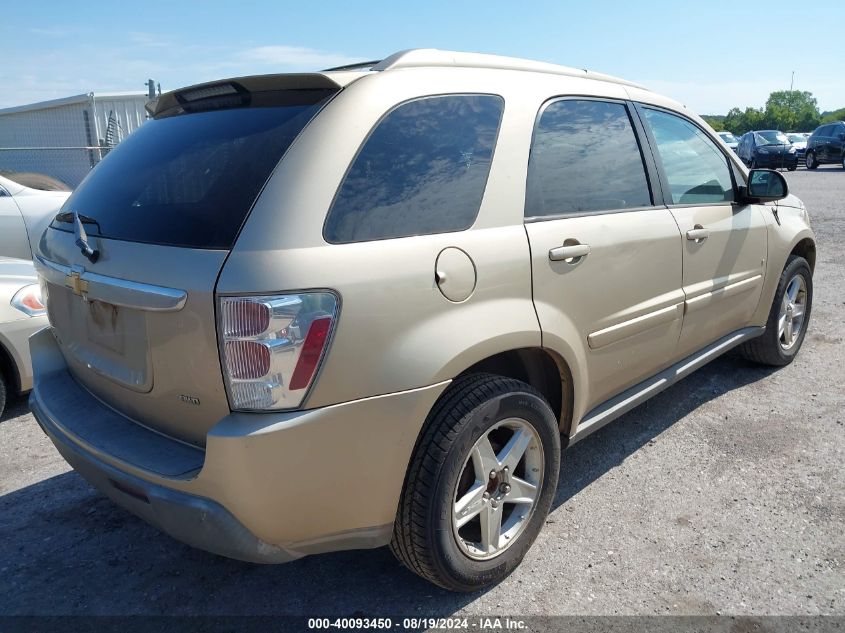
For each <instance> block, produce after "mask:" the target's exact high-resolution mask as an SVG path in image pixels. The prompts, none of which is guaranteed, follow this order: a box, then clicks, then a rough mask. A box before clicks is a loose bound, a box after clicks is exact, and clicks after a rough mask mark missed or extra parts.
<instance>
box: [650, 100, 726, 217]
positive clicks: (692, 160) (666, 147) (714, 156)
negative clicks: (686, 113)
mask: <svg viewBox="0 0 845 633" xmlns="http://www.w3.org/2000/svg"><path fill="white" fill-rule="evenodd" d="M644 112H645V117H646V120H647V121H648V124H649V125H650V127H651V131H652V133H653V134H654V138H655V140H656V141H657V150H658V154H659V155H660V159H661V160H662V162H663V170H664V172H665V174H666V179H667V180H668V181H669V182H668V185H669V190H670V191H671V194H672V202H674V203H675V204H704V203H708V202H730V201H732V200H733V199H734V192H733V181H732V180H731V173H730V169H729V167H728V159H727V157H726V156H725V155H724V154H723V153H722V152H721V150H720V149H719V147H718V146H717V145H716V144H715V143H714V142H713V141H712V140H711V139H710V138H709V137H708V136H707V135H706V134H705V133H704V132H702V131H701V130H700V129H699V128H698V127H696V126H695V125H693V124H692V123H691V122H690V121H687V120H686V119H683V118H681V117H679V116H675V115H673V114H669V113H668V112H662V111H660V110H651V109H649V108H645V109H644Z"/></svg>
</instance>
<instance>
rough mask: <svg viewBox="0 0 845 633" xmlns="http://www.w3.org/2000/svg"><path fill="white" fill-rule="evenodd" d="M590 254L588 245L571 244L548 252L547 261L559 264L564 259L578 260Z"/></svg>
mask: <svg viewBox="0 0 845 633" xmlns="http://www.w3.org/2000/svg"><path fill="white" fill-rule="evenodd" d="M589 254H590V245H589V244H573V245H572V246H558V247H557V248H553V249H551V250H550V251H549V259H550V260H552V261H553V262H560V261H563V260H565V259H580V258H581V257H586V256H587V255H589Z"/></svg>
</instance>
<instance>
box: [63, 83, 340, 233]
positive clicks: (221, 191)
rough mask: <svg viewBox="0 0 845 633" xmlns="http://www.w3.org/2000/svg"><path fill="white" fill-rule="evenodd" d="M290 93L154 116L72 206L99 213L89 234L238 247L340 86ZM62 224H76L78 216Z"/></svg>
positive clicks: (67, 205)
mask: <svg viewBox="0 0 845 633" xmlns="http://www.w3.org/2000/svg"><path fill="white" fill-rule="evenodd" d="M283 92H284V94H281V93H280V94H279V95H278V97H276V98H273V99H270V98H265V99H263V102H264V103H267V102H269V103H274V104H277V103H282V104H284V105H267V106H261V107H238V108H229V109H221V110H211V111H205V112H194V113H191V114H179V115H175V116H166V117H163V118H157V119H154V120H151V121H148V122H147V123H145V124H144V125H142V126H141V127H140V128H138V129H137V130H136V131H135V132H133V133H132V134H130V135H129V136H128V137H127V138H126V139H125V140H124V141H122V142H121V143H120V144H119V145H118V146H117V147H116V148H115V149H113V150H112V151H110V152H109V154H108V156H107V157H106V158H104V159H103V161H102V162H101V163H100V164H99V165H98V166H97V168H96V169H94V170H93V171H92V172H91V173H90V174H89V175H88V177H87V178H86V179H85V180H83V181H82V183H81V184H80V185H79V187H78V188H77V189H76V191H75V192H74V193H73V194H72V195H71V197H70V198H69V199H68V200H67V202H66V203H65V205H64V207H63V210H64V211H76V212H78V213H79V214H80V215H84V216H86V217H87V218H90V220H86V225H85V230H86V232H87V233H88V234H89V235H98V236H100V237H105V238H111V239H116V240H126V241H130V242H145V243H151V244H160V245H167V246H182V247H191V248H208V249H230V248H231V247H232V245H233V243H234V241H235V238H236V237H237V234H238V231H239V230H240V227H241V225H242V224H243V222H244V219H245V218H246V216H247V214H248V213H249V210H250V208H251V207H252V204H253V202H254V201H255V199H256V197H257V196H258V194H259V192H260V191H261V188H262V187H263V186H264V183H265V182H266V181H267V179H268V178H269V176H270V174H271V172H272V171H273V168H274V167H275V166H276V164H277V163H278V162H279V160H280V159H281V157H282V156H283V154H284V153H285V151H286V150H287V148H288V147H289V146H290V145H291V143H292V142H293V140H294V139H295V138H296V136H297V135H298V134H299V132H300V131H302V129H303V128H304V127H305V124H306V123H308V121H309V120H310V119H311V118H312V117H313V116H314V115H315V114H316V112H317V111H318V110H319V108H320V106H321V105H322V103H323V102H324V101H325V100H326V99H327V98H328V97H329V96H330V94H331V92H330V91H324V90H302V91H296V90H290V91H283ZM265 96H266V95H265ZM52 226H53V227H54V228H58V229H62V230H66V231H69V230H72V225H71V224H70V223H69V222H59V221H57V220H56V221H54V222H53V224H52Z"/></svg>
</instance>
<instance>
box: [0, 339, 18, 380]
mask: <svg viewBox="0 0 845 633" xmlns="http://www.w3.org/2000/svg"><path fill="white" fill-rule="evenodd" d="M0 372H2V374H3V378H4V379H5V380H6V386H7V388H8V389H9V390H10V391H14V393H20V391H21V375H20V371H19V370H18V364H17V362H16V361H15V357H14V356H12V353H11V352H10V351H9V344H8V341H6V340H5V338H4V337H2V336H0Z"/></svg>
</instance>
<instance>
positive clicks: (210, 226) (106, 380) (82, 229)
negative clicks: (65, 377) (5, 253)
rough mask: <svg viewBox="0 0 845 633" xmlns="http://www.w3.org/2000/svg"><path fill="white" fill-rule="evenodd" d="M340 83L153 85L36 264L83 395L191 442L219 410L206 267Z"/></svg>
mask: <svg viewBox="0 0 845 633" xmlns="http://www.w3.org/2000/svg"><path fill="white" fill-rule="evenodd" d="M338 89H339V88H338V86H337V84H335V83H334V82H332V81H331V80H330V79H329V78H327V77H325V76H324V75H277V76H272V77H263V78H246V79H237V80H229V81H225V82H218V83H214V84H205V85H202V86H197V87H193V88H188V89H185V90H183V91H180V92H177V93H169V94H167V95H164V96H163V97H162V98H161V99H160V100H159V102H158V106H157V107H156V108H154V109H153V111H154V113H155V116H154V118H153V120H151V121H149V122H147V123H145V124H144V125H143V126H141V127H140V128H139V129H138V130H137V131H136V132H134V133H133V134H131V135H130V136H129V137H128V138H127V139H126V140H124V141H123V142H122V143H121V144H120V145H119V146H118V147H117V148H116V149H114V150H112V151H111V152H110V153H109V155H108V156H107V157H106V158H105V159H104V160H103V161H102V162H101V163H100V164H99V165H98V166H97V167H96V168H95V169H94V170H93V171H92V172H91V173H90V174H89V175H88V177H87V178H86V179H85V180H84V181H83V182H82V184H80V186H79V187H78V189H77V190H76V191H75V192H74V193H73V194H72V195H71V197H70V198H69V199H68V200H67V202H66V203H65V205H64V206H63V207H62V210H61V212H60V213H59V214H58V215H57V216H56V218H55V219H54V220H53V221H52V223H51V224H50V226H49V228H48V229H47V230H46V231H45V233H44V234H43V236H42V237H41V239H40V241H39V243H38V249H37V253H36V258H35V264H36V267H37V268H38V271H39V274H40V275H41V277H42V279H43V280H44V282H45V283H44V286H45V291H46V294H47V304H48V313H49V317H50V322H51V324H52V326H53V330H54V333H55V335H56V339H57V341H58V343H59V347H60V349H61V350H62V353H63V355H64V357H65V360H66V361H67V364H68V367H69V370H70V372H71V373H72V375H73V376H74V377H75V379H76V380H77V381H78V382H79V383H81V384H82V385H83V386H85V387H86V388H87V389H88V390H89V391H90V392H91V393H92V394H93V395H94V396H95V397H97V398H98V399H100V400H101V401H103V402H104V403H105V404H107V405H109V406H111V407H112V408H114V409H115V410H117V411H119V412H121V413H123V414H125V415H127V416H128V417H130V418H132V419H134V420H136V421H137V422H139V423H141V424H143V425H145V426H148V427H150V428H153V429H155V430H158V431H161V432H163V433H165V434H167V435H170V436H173V437H176V438H179V439H182V440H185V441H188V442H191V443H194V444H198V445H202V444H203V443H204V441H205V435H206V432H207V431H208V429H209V428H210V427H211V426H213V425H214V424H215V423H216V422H217V421H219V420H220V418H222V417H223V416H225V415H226V414H228V412H229V405H228V401H227V398H226V392H225V388H224V384H223V378H222V374H221V370H220V361H219V355H218V345H217V331H216V323H215V305H214V288H215V284H216V280H217V277H218V275H219V273H220V269H221V267H222V266H223V263H224V262H225V260H226V257H227V255H228V253H229V251H230V250H231V248H232V246H233V244H234V242H235V240H236V238H237V235H238V232H239V230H240V228H241V226H242V224H243V223H244V221H245V219H246V217H247V215H248V214H249V210H250V209H251V207H252V205H253V203H254V202H255V200H256V198H257V197H258V195H259V193H260V191H261V189H262V187H263V186H264V184H265V183H266V181H267V179H268V178H269V176H270V174H271V173H272V171H273V169H274V168H275V167H276V165H277V164H278V162H279V161H280V160H281V158H282V156H283V155H284V153H285V151H286V150H287V148H288V147H289V146H290V145H291V144H292V143H293V141H294V139H295V138H296V137H297V135H298V134H299V133H300V132H301V131H302V129H303V128H304V127H305V125H306V124H307V123H308V121H310V120H311V119H312V118H313V117H314V116H315V114H316V113H317V112H318V111H319V109H320V108H321V107H322V105H323V104H324V103H325V102H326V101H327V100H328V99H330V98H331V97H332V96H333V95H334V94H335V93H336V92H337V90H338ZM80 238H81V239H80ZM86 244H87V246H88V247H90V251H89V253H88V255H86V254H85V253H83V250H85V248H84V246H85V245H86ZM91 251H95V252H94V253H92V252H91Z"/></svg>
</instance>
